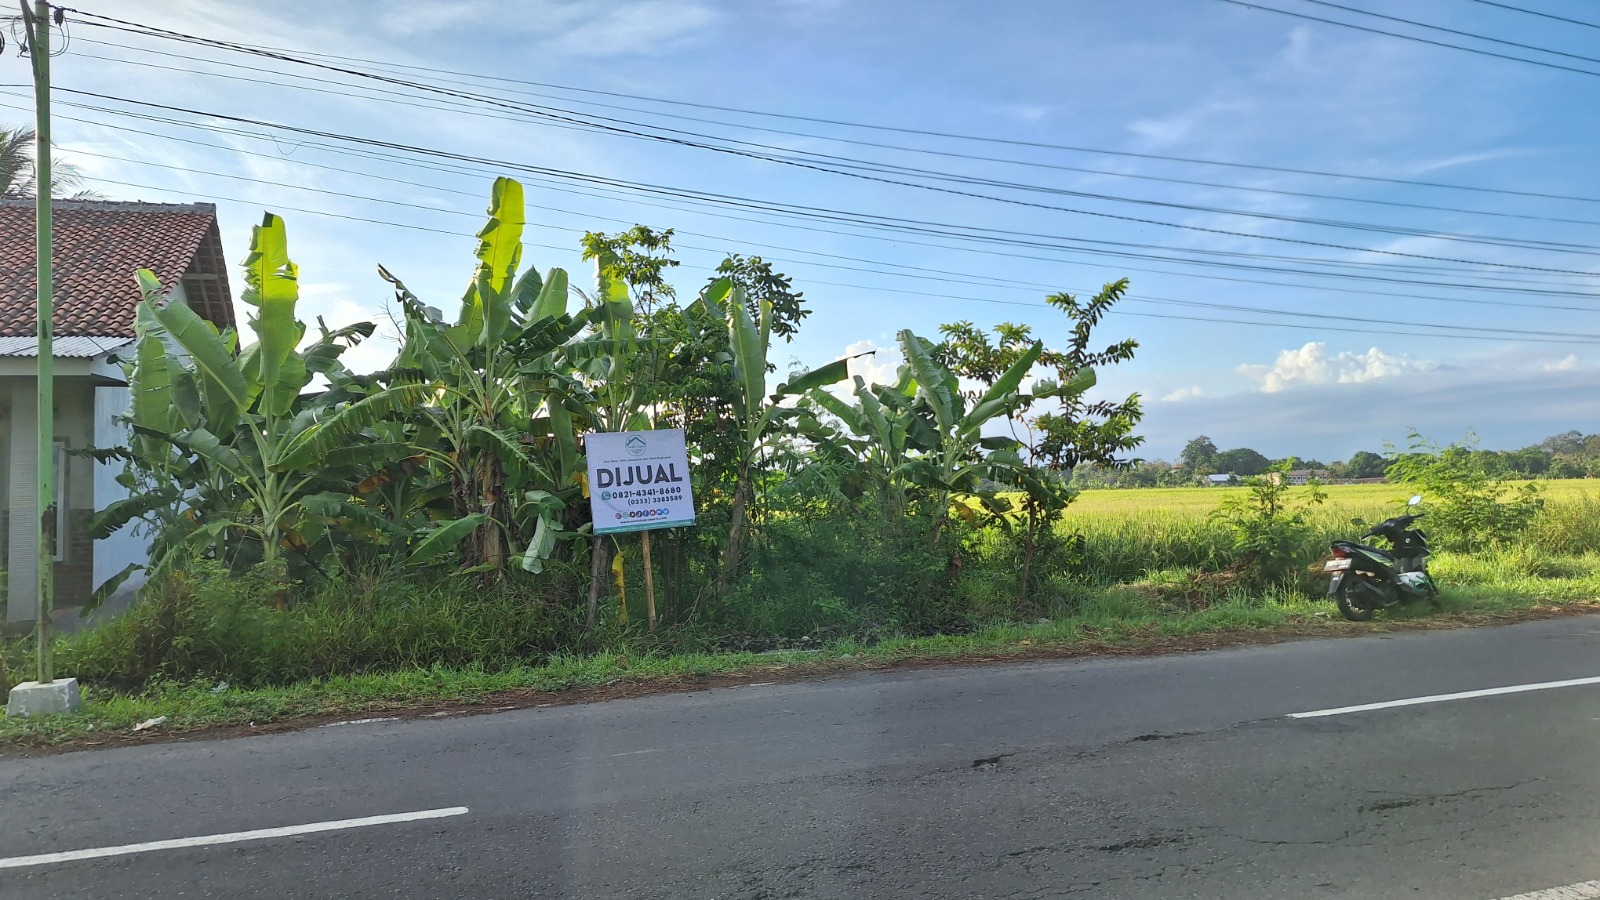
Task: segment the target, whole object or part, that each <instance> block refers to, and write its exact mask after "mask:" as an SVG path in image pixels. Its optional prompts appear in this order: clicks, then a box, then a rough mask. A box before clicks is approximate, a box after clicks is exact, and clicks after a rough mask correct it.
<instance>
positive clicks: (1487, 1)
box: [1471, 0, 1600, 28]
mask: <svg viewBox="0 0 1600 900" xmlns="http://www.w3.org/2000/svg"><path fill="white" fill-rule="evenodd" d="M1471 2H1473V3H1482V4H1483V5H1485V6H1498V7H1500V8H1501V9H1509V10H1511V11H1512V12H1519V13H1526V14H1527V15H1530V16H1538V17H1540V18H1542V19H1554V20H1556V21H1557V22H1566V23H1568V24H1571V25H1582V26H1583V27H1585V28H1600V25H1596V24H1595V23H1593V22H1584V21H1581V20H1579V19H1568V18H1566V17H1565V16H1557V15H1552V14H1551V13H1547V12H1540V11H1538V10H1536V9H1524V8H1522V7H1520V6H1512V5H1511V4H1509V3H1496V2H1495V0H1471Z"/></svg>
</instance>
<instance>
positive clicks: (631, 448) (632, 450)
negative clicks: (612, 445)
mask: <svg viewBox="0 0 1600 900" xmlns="http://www.w3.org/2000/svg"><path fill="white" fill-rule="evenodd" d="M622 447H623V449H624V450H627V451H628V455H629V456H638V455H640V454H642V453H644V451H645V443H644V438H642V437H640V436H638V435H637V434H632V435H629V436H628V440H627V441H626V442H624V443H623V445H622Z"/></svg>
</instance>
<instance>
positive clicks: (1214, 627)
mask: <svg viewBox="0 0 1600 900" xmlns="http://www.w3.org/2000/svg"><path fill="white" fill-rule="evenodd" d="M1510 562H1512V561H1509V560H1482V559H1471V558H1452V557H1441V560H1440V568H1441V570H1442V571H1447V572H1450V573H1451V575H1452V576H1453V577H1455V578H1456V579H1457V580H1456V586H1454V587H1451V588H1450V589H1448V590H1447V591H1446V592H1445V594H1444V596H1443V598H1442V601H1441V606H1440V608H1439V609H1437V610H1435V609H1432V608H1430V607H1428V606H1427V605H1426V604H1422V605H1418V606H1415V607H1410V608H1401V609H1399V610H1397V611H1395V612H1394V613H1393V614H1391V615H1390V616H1388V617H1387V618H1386V620H1385V621H1387V622H1391V623H1392V622H1395V621H1404V620H1418V619H1427V620H1434V619H1441V620H1447V619H1448V617H1450V616H1456V617H1461V616H1471V615H1474V614H1485V613H1490V614H1492V613H1502V612H1505V611H1507V610H1515V609H1522V608H1526V607H1529V606H1533V605H1540V604H1546V605H1548V604H1560V605H1566V604H1588V603H1596V598H1600V554H1587V555H1584V556H1575V557H1565V558H1562V560H1561V568H1560V571H1559V572H1551V573H1548V574H1527V575H1518V576H1515V577H1512V578H1509V579H1498V580H1494V579H1488V580H1484V578H1483V576H1484V575H1485V573H1491V572H1494V571H1497V567H1499V566H1503V565H1506V564H1509V563H1510ZM1595 608H1596V609H1597V610H1600V603H1596V606H1595ZM1385 627H1388V626H1387V625H1385V624H1384V621H1380V622H1378V623H1372V624H1369V625H1364V626H1358V625H1351V624H1348V623H1344V622H1342V621H1339V620H1338V619H1337V616H1336V615H1330V611H1329V606H1328V604H1327V603H1325V602H1322V601H1320V600H1319V599H1317V598H1314V597H1309V596H1306V595H1305V594H1301V593H1297V592H1293V591H1287V590H1283V591H1269V592H1267V593H1265V594H1261V593H1257V594H1248V593H1242V592H1240V593H1233V594H1231V595H1225V596H1221V597H1219V598H1218V599H1217V600H1216V602H1214V603H1211V604H1209V605H1206V606H1204V607H1203V608H1198V609H1194V610H1189V611H1180V610H1178V609H1175V608H1174V607H1173V606H1172V605H1171V603H1170V602H1169V600H1168V598H1167V596H1166V595H1165V593H1164V590H1163V583H1162V582H1161V581H1159V580H1158V581H1154V582H1139V583H1134V584H1127V585H1120V586H1112V587H1108V588H1106V589H1104V590H1101V591H1098V592H1097V593H1096V594H1095V595H1094V596H1093V597H1092V598H1091V599H1089V600H1087V601H1085V602H1083V603H1081V604H1080V605H1079V606H1078V610H1077V612H1076V613H1075V614H1073V615H1070V616H1066V617H1063V618H1058V619H1046V620H1043V621H1037V622H1033V623H995V624H990V625H987V626H984V627H981V628H978V629H976V630H974V631H972V632H970V633H966V634H939V635H931V636H920V637H919V636H900V637H893V638H888V639H883V640H874V641H867V642H863V641H859V640H856V639H854V638H844V639H840V640H837V641H832V642H829V643H827V644H826V645H825V646H824V647H823V648H821V649H819V650H817V651H810V652H807V651H776V652H770V653H749V652H724V653H693V652H679V653H674V652H671V651H669V650H667V649H665V648H662V647H657V648H655V649H650V648H638V649H637V652H633V651H626V650H624V651H618V650H612V651H604V652H597V653H592V654H583V655H567V654H557V655H554V656H552V657H550V658H549V659H548V660H547V661H546V662H544V663H543V664H541V665H534V666H527V665H518V666H512V667H509V668H502V669H488V668H484V667H481V666H470V667H465V668H452V667H449V666H444V665H433V666H428V667H424V668H412V669H402V670H397V671H384V672H371V673H366V674H349V675H334V676H327V677H315V678H309V679H305V680H302V681H298V682H295V683H292V684H287V685H278V686H267V687H258V688H241V687H239V686H237V685H222V684H219V683H218V682H217V681H216V680H215V679H210V678H192V679H188V680H184V681H175V680H169V679H162V678H157V679H154V680H152V681H151V682H150V683H149V684H148V685H147V686H146V687H145V688H143V689H142V690H139V691H137V692H132V693H121V692H117V691H114V690H110V689H107V688H104V687H100V686H97V685H94V684H92V683H91V684H90V685H89V686H88V687H87V688H86V689H85V708H84V711H83V712H82V713H81V714H79V715H77V716H54V717H44V718H35V719H0V743H10V744H24V745H36V746H46V745H52V744H59V743H63V742H73V743H78V744H82V743H84V742H89V743H93V742H94V741H96V740H97V737H96V736H97V735H104V736H106V738H104V739H106V740H116V739H118V738H119V737H120V736H125V735H126V734H127V733H128V731H129V730H130V729H132V728H133V727H134V726H135V725H136V724H138V723H140V722H143V721H145V720H148V719H153V718H157V717H162V716H165V717H166V721H165V722H164V723H163V724H162V726H161V732H162V733H169V734H170V733H181V732H184V731H194V730H203V729H210V728H219V727H230V726H250V725H255V726H264V725H268V724H271V723H274V722H281V721H286V720H294V719H304V718H308V717H328V716H346V717H359V716H364V715H370V714H374V713H379V712H384V711H390V712H392V711H396V710H403V709H407V708H411V709H414V708H416V707H427V706H431V705H436V704H449V705H452V706H461V705H468V706H470V705H474V704H492V703H494V702H496V701H497V699H498V700H499V701H502V702H508V701H510V700H512V699H514V697H512V696H508V695H514V694H517V693H524V692H530V691H541V692H551V691H560V690H564V689H570V688H593V687H603V686H609V685H614V684H617V683H624V682H625V683H629V684H657V685H671V684H675V683H681V682H683V681H684V680H686V679H691V678H695V677H698V676H713V675H732V674H742V675H745V676H748V677H750V678H752V679H757V678H773V679H776V678H782V677H789V676H794V675H806V674H821V673H830V672H845V671H850V670H859V669H870V668H877V667H881V666H883V665H885V664H889V663H894V662H898V661H902V660H908V659H924V660H940V659H957V658H966V659H971V658H974V657H978V658H987V659H999V658H1005V657H1008V656H1022V655H1039V654H1048V653H1060V652H1072V651H1083V652H1093V651H1095V650H1098V649H1107V648H1118V649H1127V648H1138V647H1141V646H1152V645H1159V644H1161V643H1162V642H1165V641H1168V640H1172V639H1181V638H1188V637H1194V636H1197V635H1208V634H1223V633H1229V632H1239V631H1260V630H1271V629H1282V628H1294V629H1295V630H1296V632H1297V633H1303V634H1316V633H1318V632H1319V631H1323V632H1326V633H1348V632H1350V631H1352V630H1356V631H1369V630H1381V629H1383V628H1385ZM521 702H523V703H524V704H525V703H526V698H522V700H521Z"/></svg>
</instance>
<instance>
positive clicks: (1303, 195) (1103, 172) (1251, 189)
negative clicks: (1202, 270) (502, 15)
mask: <svg viewBox="0 0 1600 900" xmlns="http://www.w3.org/2000/svg"><path fill="white" fill-rule="evenodd" d="M79 41H81V42H83V43H90V44H98V45H101V46H105V47H115V48H118V49H122V50H132V51H137V52H140V53H149V54H153V55H157V56H164V57H170V58H173V59H179V60H182V61H183V62H184V63H185V64H186V65H184V66H163V65H160V64H157V63H150V62H142V61H139V60H131V59H124V58H121V57H112V56H100V55H97V54H93V53H82V52H80V53H78V54H77V56H78V57H81V58H86V59H95V60H101V61H105V62H115V63H121V64H125V65H132V66H140V67H143V68H151V69H157V70H162V71H169V72H180V73H183V74H185V75H192V74H200V75H205V76H208V77H213V78H222V79H229V80H235V81H242V82H247V83H253V84H260V85H271V86H279V87H298V86H296V85H285V84H281V83H280V82H273V81H266V80H264V79H258V78H250V77H247V76H240V75H230V74H228V73H225V72H215V71H206V70H199V71H197V70H195V69H194V68H193V66H194V63H195V62H196V61H197V60H196V59H195V58H194V57H193V55H190V56H184V55H181V54H177V53H168V52H165V51H161V50H155V49H152V48H149V47H140V46H137V45H133V44H119V43H115V42H112V41H96V40H93V39H91V38H79ZM308 55H311V54H308ZM199 61H203V62H212V61H211V60H199ZM215 64H216V65H228V66H229V67H230V68H233V69H239V70H244V71H251V72H261V73H266V74H273V75H286V74H287V73H283V72H279V71H277V70H275V69H265V68H261V67H258V66H245V65H240V64H237V63H227V64H224V63H221V62H215ZM290 77H297V78H301V79H303V80H306V81H310V82H314V83H320V84H331V85H340V86H344V83H343V82H337V81H333V80H331V79H324V78H313V77H310V76H305V75H294V76H290ZM451 83H456V84H468V83H467V82H451ZM369 90H370V89H369ZM326 93H329V94H333V95H335V96H349V97H358V98H361V99H368V97H369V95H366V94H344V93H341V92H338V91H327V92H326ZM380 93H384V94H396V95H398V94H399V92H391V91H380ZM512 93H518V94H523V95H526V96H534V97H541V98H546V99H554V100H563V101H564V102H578V103H586V104H587V105H590V106H597V107H600V108H604V109H617V110H623V111H627V112H634V113H641V114H644V115H652V116H664V117H668V118H673V119H681V120H686V121H691V122H699V123H703V124H710V125H718V126H722V127H726V128H741V129H746V130H753V131H763V132H767V133H771V134H781V135H787V136H790V137H803V138H810V139H814V140H824V141H828V142H831V143H840V144H849V145H853V146H861V147H872V148H877V149H883V150H893V151H897V152H905V153H919V154H926V155H931V156H939V157H945V158H951V159H961V160H968V161H977V162H991V163H1001V164H1005V165H1014V166H1025V167H1030V168H1038V169H1047V170H1052V171H1061V172H1073V173H1078V174H1084V175H1094V176H1099V177H1108V178H1117V179H1129V180H1137V181H1152V182H1159V183H1163V184H1182V185H1187V186H1192V187H1204V188H1212V189H1219V190H1228V191H1238V192H1243V193H1252V194H1262V195H1267V196H1278V197H1295V198H1300V199H1315V200H1333V201H1337V202H1341V203H1357V204H1364V205H1372V206H1385V207H1391V208H1400V209H1416V210H1426V211H1430V212H1448V213H1457V214H1462V215H1473V216H1489V217H1494V218H1504V219H1518V220H1525V221H1534V222H1552V223H1558V224H1565V225H1588V226H1600V220H1594V219H1571V218H1564V217H1559V216H1536V215H1528V214H1523V213H1510V212H1503V211H1497V210H1483V209H1466V208H1462V207H1453V206H1438V205H1433V204H1426V203H1410V202H1405V201H1399V200H1383V199H1378V198H1373V197H1352V196H1348V195H1340V194H1322V193H1316V192H1311V191H1291V190H1285V189H1281V188H1264V187H1257V186H1251V185H1239V184H1227V183H1222V182H1215V181H1201V180H1197V179H1192V178H1174V177H1168V176H1161V175H1148V174H1144V173H1136V172H1114V171H1111V170H1107V169H1090V168H1084V167H1082V166H1067V165H1061V164H1057V163H1045V162H1038V161H1036V160H1023V159H1013V158H1007V157H997V156H982V155H978V154H971V153H955V152H951V151H945V150H934V149H929V148H924V147H912V146H909V145H903V144H886V143H882V142H878V141H863V140H856V139H852V138H842V137H838V136H833V135H820V134H816V133H814V132H805V131H795V130H792V129H781V128H770V127H765V126H760V125H750V124H741V123H734V122H728V121H725V120H720V119H707V118H703V117H698V116H685V115H681V114H675V113H665V112H661V111H659V110H649V109H642V108H639V107H633V106H621V105H617V104H608V103H596V102H593V101H573V100H571V99H570V98H562V97H559V96H557V95H552V94H540V93H533V92H527V91H513V92H512ZM423 108H429V109H433V108H440V109H443V108H450V107H433V106H424V107H423ZM458 111H461V112H464V113H465V112H466V111H465V110H458ZM467 114H470V115H479V116H486V117H488V118H496V119H509V120H513V121H522V119H519V118H516V117H503V116H496V115H493V114H489V113H483V112H481V111H478V112H472V113H467ZM545 124H547V125H551V126H554V127H566V128H575V127H576V126H569V125H559V124H557V123H548V122H547V123H545ZM1573 199H1584V198H1573Z"/></svg>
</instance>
